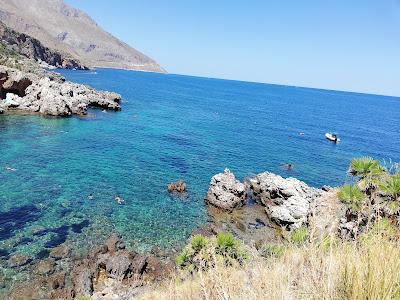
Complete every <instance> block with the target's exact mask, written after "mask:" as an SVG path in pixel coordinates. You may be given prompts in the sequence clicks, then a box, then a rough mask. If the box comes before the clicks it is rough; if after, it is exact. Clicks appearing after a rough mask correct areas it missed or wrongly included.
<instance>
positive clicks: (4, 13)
mask: <svg viewBox="0 0 400 300" xmlns="http://www.w3.org/2000/svg"><path fill="white" fill-rule="evenodd" d="M0 21H2V22H4V23H5V24H6V25H7V26H8V27H10V28H12V29H14V30H15V31H17V32H21V33H25V34H27V35H29V36H31V37H34V38H36V39H38V40H39V41H40V42H41V43H42V44H43V45H44V46H46V47H48V48H50V49H55V50H57V51H59V52H61V53H68V54H69V56H70V57H72V58H76V59H77V60H78V61H80V62H81V63H82V64H84V65H87V66H91V67H106V68H121V69H131V70H140V71H150V72H165V70H164V69H163V68H162V67H160V66H159V65H158V64H157V63H156V62H155V61H154V60H152V59H151V58H149V57H148V56H146V55H144V54H143V53H141V52H139V51H138V50H135V49H133V48H132V47H130V46H129V45H127V44H126V43H124V42H122V41H120V40H118V39H117V38H116V37H114V36H112V35H111V34H109V33H108V32H106V31H104V30H103V29H102V28H101V27H100V26H99V25H97V24H96V22H95V21H94V20H93V19H92V18H90V17H89V16H88V15H87V14H86V13H84V12H83V11H81V10H78V9H75V8H73V7H71V6H69V5H68V4H66V3H64V1H63V0H0Z"/></svg>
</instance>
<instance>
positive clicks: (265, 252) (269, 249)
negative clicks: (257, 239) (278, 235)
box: [261, 244, 285, 258]
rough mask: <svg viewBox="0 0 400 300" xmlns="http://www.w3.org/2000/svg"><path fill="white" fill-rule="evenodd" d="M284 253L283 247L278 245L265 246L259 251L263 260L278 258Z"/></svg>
mask: <svg viewBox="0 0 400 300" xmlns="http://www.w3.org/2000/svg"><path fill="white" fill-rule="evenodd" d="M284 251H285V247H284V246H282V245H279V244H266V245H264V246H263V247H262V249H261V256H262V257H265V258H269V257H275V258H279V257H281V256H282V254H283V252H284Z"/></svg>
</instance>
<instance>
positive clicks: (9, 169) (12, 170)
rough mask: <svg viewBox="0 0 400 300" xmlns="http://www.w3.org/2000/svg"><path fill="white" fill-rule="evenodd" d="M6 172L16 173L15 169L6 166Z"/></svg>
mask: <svg viewBox="0 0 400 300" xmlns="http://www.w3.org/2000/svg"><path fill="white" fill-rule="evenodd" d="M6 170H7V171H11V172H15V171H17V169H14V168H11V167H9V166H6Z"/></svg>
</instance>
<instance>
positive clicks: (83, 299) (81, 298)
mask: <svg viewBox="0 0 400 300" xmlns="http://www.w3.org/2000/svg"><path fill="white" fill-rule="evenodd" d="M75 300H92V298H91V297H89V296H78V297H76V298H75Z"/></svg>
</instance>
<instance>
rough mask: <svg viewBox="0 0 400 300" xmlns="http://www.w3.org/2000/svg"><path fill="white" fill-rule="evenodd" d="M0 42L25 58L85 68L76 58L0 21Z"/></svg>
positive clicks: (72, 67) (59, 66)
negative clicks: (46, 45)
mask: <svg viewBox="0 0 400 300" xmlns="http://www.w3.org/2000/svg"><path fill="white" fill-rule="evenodd" d="M0 43H1V44H3V45H4V46H5V47H7V48H8V49H9V50H11V51H14V52H16V53H18V54H21V55H23V56H25V57H27V58H30V59H33V60H35V61H38V62H45V63H46V64H48V65H50V66H53V67H55V68H64V69H77V70H87V69H88V68H87V67H86V66H84V65H82V64H81V63H80V62H79V61H78V60H77V59H74V58H72V57H70V56H69V55H68V54H64V53H60V52H58V51H56V50H51V49H49V48H48V47H45V46H43V45H42V43H41V42H40V41H39V40H37V39H35V38H33V37H31V36H29V35H26V34H24V33H19V32H16V31H15V30H12V29H11V28H9V27H7V26H6V25H5V24H4V23H2V22H0Z"/></svg>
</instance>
